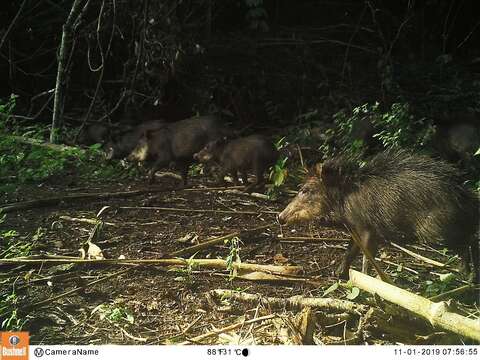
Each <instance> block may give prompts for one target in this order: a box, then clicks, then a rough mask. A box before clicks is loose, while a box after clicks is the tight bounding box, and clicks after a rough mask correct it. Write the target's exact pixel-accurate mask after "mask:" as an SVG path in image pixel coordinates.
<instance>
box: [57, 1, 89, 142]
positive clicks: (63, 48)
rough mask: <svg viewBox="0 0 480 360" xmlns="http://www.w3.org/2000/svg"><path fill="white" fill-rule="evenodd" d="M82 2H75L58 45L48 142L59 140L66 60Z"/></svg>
mask: <svg viewBox="0 0 480 360" xmlns="http://www.w3.org/2000/svg"><path fill="white" fill-rule="evenodd" d="M83 1H84V0H75V1H74V3H73V5H72V9H71V10H70V14H69V15H68V18H67V21H66V22H65V24H64V25H63V31H62V41H61V43H60V51H59V55H58V67H57V81H56V84H55V99H54V103H53V117H52V129H51V131H50V142H51V143H56V142H57V141H58V138H59V128H60V126H61V123H62V120H63V107H64V101H65V94H64V92H65V81H66V77H67V76H66V75H67V68H66V65H67V60H68V55H69V53H70V48H71V42H72V36H73V24H74V22H75V20H76V19H77V17H78V16H79V15H80V11H81V9H82V6H81V5H82V3H83Z"/></svg>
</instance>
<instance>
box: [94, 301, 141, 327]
mask: <svg viewBox="0 0 480 360" xmlns="http://www.w3.org/2000/svg"><path fill="white" fill-rule="evenodd" d="M95 313H98V314H99V317H100V320H107V321H109V322H112V323H125V322H126V323H129V324H133V323H134V322H135V319H134V317H133V314H132V312H131V311H130V310H129V309H127V308H125V307H124V306H119V305H108V304H100V305H98V306H97V307H96V308H95V309H93V311H92V315H93V314H95Z"/></svg>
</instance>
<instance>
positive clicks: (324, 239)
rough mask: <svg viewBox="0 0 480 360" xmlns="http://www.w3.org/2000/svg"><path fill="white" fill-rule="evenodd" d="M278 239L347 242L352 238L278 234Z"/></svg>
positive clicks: (281, 240)
mask: <svg viewBox="0 0 480 360" xmlns="http://www.w3.org/2000/svg"><path fill="white" fill-rule="evenodd" d="M277 239H278V240H280V242H283V241H289V242H297V241H298V242H305V241H308V242H317V241H319V242H322V241H334V242H345V241H350V239H343V238H340V239H337V238H323V237H309V236H277Z"/></svg>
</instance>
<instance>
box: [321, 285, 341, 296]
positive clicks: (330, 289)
mask: <svg viewBox="0 0 480 360" xmlns="http://www.w3.org/2000/svg"><path fill="white" fill-rule="evenodd" d="M337 289H338V282H336V283H334V284H332V285H331V286H330V287H329V288H328V289H327V290H325V291H324V292H323V296H327V295H328V294H330V293H331V292H334V291H335V290H337Z"/></svg>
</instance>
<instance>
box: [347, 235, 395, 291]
mask: <svg viewBox="0 0 480 360" xmlns="http://www.w3.org/2000/svg"><path fill="white" fill-rule="evenodd" d="M347 230H348V231H349V232H350V234H351V235H352V239H353V241H354V242H355V244H356V245H357V246H358V247H359V248H360V250H362V253H363V254H364V255H365V256H366V257H367V259H368V261H369V262H370V264H372V265H373V267H374V268H375V271H376V272H377V274H378V275H379V276H380V278H381V279H382V280H383V281H385V282H386V283H389V284H393V282H392V280H391V279H390V277H389V276H388V275H387V274H385V273H384V272H383V271H382V269H380V267H379V266H378V264H377V262H376V261H375V259H374V258H373V255H372V254H371V253H370V251H369V250H368V249H367V248H366V247H365V246H364V245H363V243H362V241H361V240H360V237H359V236H358V234H357V232H356V231H355V230H354V229H350V228H348V227H347Z"/></svg>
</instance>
